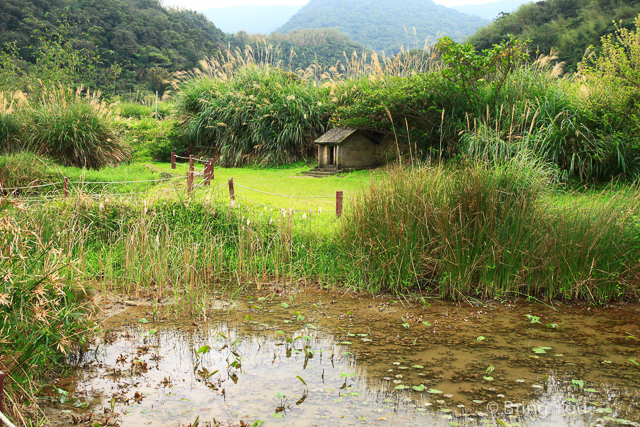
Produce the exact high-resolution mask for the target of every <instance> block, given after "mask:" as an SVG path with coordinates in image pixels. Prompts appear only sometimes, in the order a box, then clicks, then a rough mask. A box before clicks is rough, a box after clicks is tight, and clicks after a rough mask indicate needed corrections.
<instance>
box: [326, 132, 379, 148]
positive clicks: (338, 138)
mask: <svg viewBox="0 0 640 427" xmlns="http://www.w3.org/2000/svg"><path fill="white" fill-rule="evenodd" d="M356 132H360V133H362V134H364V135H365V136H366V137H367V138H369V139H370V140H372V141H373V142H375V143H378V142H379V140H378V138H376V137H374V136H373V135H370V134H369V133H368V132H365V131H362V130H359V129H355V128H333V129H331V130H329V131H328V132H327V133H325V134H324V135H322V136H321V137H320V138H318V139H316V140H315V141H314V142H315V143H316V144H320V145H327V144H331V145H333V144H336V145H339V144H342V143H343V142H344V141H345V140H346V139H347V138H349V137H350V136H351V135H353V134H354V133H356Z"/></svg>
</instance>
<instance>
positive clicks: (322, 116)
mask: <svg viewBox="0 0 640 427" xmlns="http://www.w3.org/2000/svg"><path fill="white" fill-rule="evenodd" d="M214 71H215V70H214ZM214 71H211V72H210V73H199V74H196V75H193V76H192V77H191V78H190V79H188V80H186V82H185V83H184V84H183V87H182V91H181V93H180V94H179V95H178V102H177V108H178V113H179V114H180V115H181V117H182V120H183V122H184V126H183V129H184V131H185V132H186V134H187V135H188V137H189V138H190V139H191V140H192V141H194V142H195V144H196V145H197V147H198V148H199V149H201V150H204V151H206V152H208V153H212V154H219V155H220V159H219V163H220V164H221V165H223V166H240V165H244V164H249V163H260V164H262V165H280V164H287V163H293V162H296V161H299V160H304V159H306V158H307V156H309V155H310V154H313V152H314V150H313V144H312V143H313V141H314V140H315V139H316V138H317V137H318V136H319V135H321V134H322V133H324V132H325V131H326V129H327V123H328V121H329V115H330V111H331V109H330V105H329V104H328V103H327V102H326V97H327V95H328V93H329V90H328V89H327V88H321V87H317V86H316V84H315V83H314V82H313V81H307V80H303V79H301V78H300V77H298V76H297V75H296V74H294V73H286V72H284V71H282V70H279V69H276V68H271V67H269V66H263V67H258V66H247V67H244V68H240V69H238V70H236V71H235V72H234V74H233V78H231V79H226V78H221V77H219V76H218V75H217V73H216V72H214Z"/></svg>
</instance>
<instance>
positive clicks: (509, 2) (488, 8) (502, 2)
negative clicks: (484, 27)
mask: <svg viewBox="0 0 640 427" xmlns="http://www.w3.org/2000/svg"><path fill="white" fill-rule="evenodd" d="M531 1H532V0H499V1H496V2H492V3H485V4H465V5H462V6H451V8H452V9H455V10H457V11H458V12H462V13H466V14H468V15H476V16H479V17H481V18H484V19H491V20H493V19H495V18H497V17H498V15H499V14H500V12H504V13H511V12H513V11H514V10H516V9H518V8H519V7H520V6H522V5H523V4H525V3H531Z"/></svg>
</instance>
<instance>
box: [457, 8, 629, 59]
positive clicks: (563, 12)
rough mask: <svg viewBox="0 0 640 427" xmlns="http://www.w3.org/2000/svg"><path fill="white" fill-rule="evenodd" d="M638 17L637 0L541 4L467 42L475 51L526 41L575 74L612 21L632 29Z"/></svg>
mask: <svg viewBox="0 0 640 427" xmlns="http://www.w3.org/2000/svg"><path fill="white" fill-rule="evenodd" d="M639 13H640V1H638V0H544V1H540V2H537V3H530V4H525V5H523V6H521V7H520V8H519V9H518V10H517V11H515V12H513V13H511V14H507V15H504V16H502V17H500V18H498V19H496V21H495V22H494V23H492V24H491V25H489V26H487V27H484V28H481V29H480V30H478V32H477V33H476V34H474V35H473V36H471V37H470V38H469V41H470V42H471V43H472V44H473V45H474V46H475V47H476V48H477V49H487V48H489V47H491V46H492V45H493V44H496V43H499V42H500V41H501V40H502V39H504V38H505V37H506V36H507V34H513V35H515V36H517V37H518V38H519V39H522V40H524V39H530V40H531V43H529V46H530V47H531V49H533V50H539V51H540V52H541V53H545V54H548V53H549V52H550V51H551V49H552V48H553V49H554V50H556V51H557V52H558V60H559V61H565V62H566V70H567V71H575V70H576V68H577V65H578V63H579V62H580V61H581V60H582V58H583V56H584V54H585V52H586V50H587V49H588V48H589V46H592V45H593V46H598V45H599V44H600V38H601V37H602V36H604V35H606V34H609V33H611V32H613V31H614V30H615V24H614V23H613V21H616V22H617V21H622V27H624V28H633V20H634V18H635V17H636V16H637V15H638V14H639Z"/></svg>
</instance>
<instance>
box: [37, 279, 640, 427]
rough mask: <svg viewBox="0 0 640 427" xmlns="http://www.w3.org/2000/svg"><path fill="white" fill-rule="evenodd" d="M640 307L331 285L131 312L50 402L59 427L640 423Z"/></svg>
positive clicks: (118, 319)
mask: <svg viewBox="0 0 640 427" xmlns="http://www.w3.org/2000/svg"><path fill="white" fill-rule="evenodd" d="M639 308H640V307H638V306H637V305H625V304H621V305H617V306H608V307H594V306H588V305H573V306H567V305H561V304H555V305H553V306H550V305H543V304H532V303H527V302H523V301H517V302H506V303H505V302H502V303H498V302H491V303H480V302H476V301H474V302H473V303H470V302H465V303H457V304H454V303H449V302H441V301H437V300H419V299H412V300H409V299H399V298H396V297H389V296H383V297H371V296H368V295H367V296H363V295H355V294H346V295H345V294H336V293H330V292H310V293H300V294H285V293H280V294H268V292H262V293H258V292H256V293H253V294H246V293H245V294H244V295H242V296H239V297H237V298H236V299H235V300H234V301H231V302H230V301H225V300H220V299H215V298H214V299H212V301H211V310H210V315H209V317H208V318H207V319H203V318H202V317H197V318H192V317H183V316H178V315H177V314H175V312H173V311H172V308H171V306H170V305H167V306H161V307H159V308H158V307H156V308H155V309H154V307H153V306H151V305H138V306H136V305H131V306H126V307H125V308H124V310H121V311H120V312H119V314H117V315H115V316H113V317H111V318H110V319H109V320H107V321H106V322H105V323H104V325H103V328H102V333H101V334H100V336H98V337H97V338H96V341H95V343H94V345H93V346H92V349H91V351H90V352H88V353H86V354H84V355H82V356H81V357H79V358H78V359H77V360H72V361H73V362H74V363H76V364H77V369H76V371H75V374H74V375H73V376H71V377H69V378H65V379H63V380H60V381H59V382H58V383H57V384H56V387H57V388H53V387H51V388H49V389H46V390H45V391H44V394H48V395H50V396H54V397H53V400H54V401H55V400H56V399H58V403H56V404H55V405H53V407H52V408H51V410H52V411H54V412H55V411H57V414H58V416H55V417H52V418H53V419H55V421H54V422H53V424H54V425H95V423H96V422H98V424H99V425H120V426H187V425H192V426H195V425H199V426H205V425H212V426H215V425H223V426H228V425H236V426H245V425H246V426H258V425H262V424H261V423H264V425H265V426H271V425H273V426H361V425H376V426H491V425H493V426H518V425H519V426H564V425H571V426H609V425H636V426H638V425H640V424H638V421H640V409H639V408H638V403H639V402H640V400H639V399H640V396H639V393H638V391H639V388H640V366H639V365H638V363H640V351H639V350H640V349H639V346H640V326H639V325H640V323H639V322H640V310H639ZM60 390H62V392H61V391H60ZM60 393H67V395H65V398H64V399H62V400H64V404H60V402H59V396H60ZM52 413H53V412H52Z"/></svg>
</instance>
